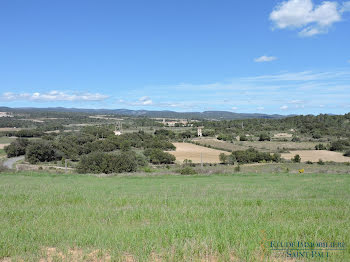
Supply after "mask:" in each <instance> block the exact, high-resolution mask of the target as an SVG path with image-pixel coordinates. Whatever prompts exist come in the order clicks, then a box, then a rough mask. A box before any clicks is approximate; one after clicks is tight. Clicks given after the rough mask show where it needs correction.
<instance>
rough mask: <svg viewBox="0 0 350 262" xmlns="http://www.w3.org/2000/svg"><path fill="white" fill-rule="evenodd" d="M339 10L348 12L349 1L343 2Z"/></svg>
mask: <svg viewBox="0 0 350 262" xmlns="http://www.w3.org/2000/svg"><path fill="white" fill-rule="evenodd" d="M341 12H342V13H344V12H350V1H347V2H344V3H343V6H342V8H341Z"/></svg>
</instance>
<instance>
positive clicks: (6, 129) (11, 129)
mask: <svg viewBox="0 0 350 262" xmlns="http://www.w3.org/2000/svg"><path fill="white" fill-rule="evenodd" d="M22 129H25V128H16V127H0V132H1V131H4V132H7V131H19V130H22ZM27 129H28V128H27Z"/></svg>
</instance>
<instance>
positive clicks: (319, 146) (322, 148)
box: [315, 144, 327, 150]
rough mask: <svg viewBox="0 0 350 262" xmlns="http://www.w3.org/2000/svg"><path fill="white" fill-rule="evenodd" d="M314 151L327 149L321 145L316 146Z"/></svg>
mask: <svg viewBox="0 0 350 262" xmlns="http://www.w3.org/2000/svg"><path fill="white" fill-rule="evenodd" d="M315 149H316V150H326V149H327V148H326V147H325V146H324V145H323V144H318V145H316V146H315Z"/></svg>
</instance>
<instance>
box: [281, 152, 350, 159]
mask: <svg viewBox="0 0 350 262" xmlns="http://www.w3.org/2000/svg"><path fill="white" fill-rule="evenodd" d="M297 154H298V155H300V157H301V161H302V162H306V161H311V162H317V161H318V160H320V159H322V161H333V162H350V157H346V156H343V154H342V153H339V152H333V151H326V150H296V151H290V153H282V154H281V156H282V158H285V159H291V158H292V157H294V156H295V155H297Z"/></svg>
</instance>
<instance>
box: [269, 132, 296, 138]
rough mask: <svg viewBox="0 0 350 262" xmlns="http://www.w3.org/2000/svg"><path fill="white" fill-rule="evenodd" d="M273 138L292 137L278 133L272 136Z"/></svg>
mask: <svg viewBox="0 0 350 262" xmlns="http://www.w3.org/2000/svg"><path fill="white" fill-rule="evenodd" d="M273 137H274V138H291V137H293V135H292V134H289V133H278V134H274V135H273Z"/></svg>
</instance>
